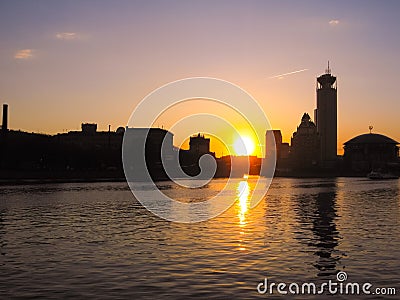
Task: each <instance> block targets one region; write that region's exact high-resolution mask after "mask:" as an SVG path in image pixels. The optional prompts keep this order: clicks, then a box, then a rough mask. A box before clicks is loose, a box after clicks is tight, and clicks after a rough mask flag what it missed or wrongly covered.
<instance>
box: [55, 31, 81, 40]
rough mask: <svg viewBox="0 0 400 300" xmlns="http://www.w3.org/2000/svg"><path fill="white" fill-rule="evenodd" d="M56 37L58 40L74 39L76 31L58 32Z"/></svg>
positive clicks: (76, 36) (76, 35)
mask: <svg viewBox="0 0 400 300" xmlns="http://www.w3.org/2000/svg"><path fill="white" fill-rule="evenodd" d="M56 38H57V39H59V40H75V39H77V38H78V34H77V33H76V32H58V33H57V34H56Z"/></svg>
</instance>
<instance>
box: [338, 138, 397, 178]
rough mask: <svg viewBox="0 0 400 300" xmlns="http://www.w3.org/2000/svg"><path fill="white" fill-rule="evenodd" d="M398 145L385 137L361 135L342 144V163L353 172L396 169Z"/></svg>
mask: <svg viewBox="0 0 400 300" xmlns="http://www.w3.org/2000/svg"><path fill="white" fill-rule="evenodd" d="M398 144H399V143H398V142H397V141H395V140H393V139H391V138H389V137H387V136H385V135H382V134H376V133H366V134H361V135H359V136H356V137H354V138H352V139H351V140H349V141H347V142H345V143H344V163H345V166H346V167H347V168H348V169H349V170H351V171H353V172H362V173H364V174H365V173H368V172H370V171H372V170H374V171H377V170H379V169H381V170H385V171H387V170H388V169H389V170H391V169H395V170H397V169H398V163H399V147H398V146H397V145H398Z"/></svg>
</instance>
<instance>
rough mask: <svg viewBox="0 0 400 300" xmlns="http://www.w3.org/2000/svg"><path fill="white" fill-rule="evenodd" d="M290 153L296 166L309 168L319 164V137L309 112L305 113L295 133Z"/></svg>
mask: <svg viewBox="0 0 400 300" xmlns="http://www.w3.org/2000/svg"><path fill="white" fill-rule="evenodd" d="M290 154H291V157H292V164H293V167H295V168H300V169H303V168H305V169H307V168H311V167H315V166H317V164H318V154H319V137H318V133H317V128H316V126H315V124H314V122H313V121H312V120H311V118H310V116H309V114H308V113H304V115H303V117H302V118H301V123H300V125H299V126H297V131H296V132H294V133H293V137H292V143H291V152H290Z"/></svg>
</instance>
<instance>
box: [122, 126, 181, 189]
mask: <svg viewBox="0 0 400 300" xmlns="http://www.w3.org/2000/svg"><path fill="white" fill-rule="evenodd" d="M173 136H174V135H173V134H172V133H171V132H169V131H168V130H165V129H161V128H128V127H127V128H126V130H125V134H124V150H123V151H124V153H123V155H125V163H126V165H125V174H126V176H127V177H128V180H146V181H147V180H148V179H149V178H148V177H147V175H146V174H147V172H148V174H149V175H150V177H151V178H152V179H154V180H161V179H168V176H167V174H166V172H165V168H164V167H163V165H164V164H168V163H169V162H173V161H174V155H173V154H174V153H173V151H174V147H173ZM143 146H144V147H143ZM143 158H144V160H143Z"/></svg>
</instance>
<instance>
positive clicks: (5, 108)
mask: <svg viewBox="0 0 400 300" xmlns="http://www.w3.org/2000/svg"><path fill="white" fill-rule="evenodd" d="M1 128H2V130H3V131H7V130H8V104H3V123H2V127H1Z"/></svg>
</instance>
